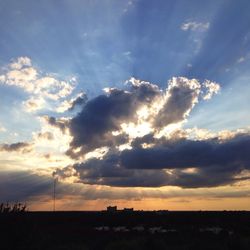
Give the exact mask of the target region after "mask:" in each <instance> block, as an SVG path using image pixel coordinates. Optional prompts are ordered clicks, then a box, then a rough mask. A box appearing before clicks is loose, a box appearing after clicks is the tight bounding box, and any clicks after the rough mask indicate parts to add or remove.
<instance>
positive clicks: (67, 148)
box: [0, 0, 250, 210]
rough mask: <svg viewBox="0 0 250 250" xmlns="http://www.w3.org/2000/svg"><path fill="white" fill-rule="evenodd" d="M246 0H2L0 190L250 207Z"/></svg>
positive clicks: (91, 206) (68, 200) (37, 202)
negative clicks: (55, 184) (54, 189)
mask: <svg viewBox="0 0 250 250" xmlns="http://www.w3.org/2000/svg"><path fill="white" fill-rule="evenodd" d="M249 13H250V2H249V1H248V0H238V1H235V0H212V1H201V0H189V1H187V0H154V1H151V0H130V1H129V0H101V1H100V0H99V1H97V0H88V1H87V0H61V1H57V0H42V1H32V0H0V202H16V201H18V202H19V201H21V202H26V203H27V204H28V207H29V209H30V210H52V209H53V202H52V197H53V180H54V178H56V180H57V187H56V193H57V202H56V209H57V210H102V209H105V207H106V206H108V205H117V206H118V208H123V207H134V208H135V209H143V210H160V209H170V210H225V209H227V210H249V209H250V180H249V179H250V71H249V69H250V14H249Z"/></svg>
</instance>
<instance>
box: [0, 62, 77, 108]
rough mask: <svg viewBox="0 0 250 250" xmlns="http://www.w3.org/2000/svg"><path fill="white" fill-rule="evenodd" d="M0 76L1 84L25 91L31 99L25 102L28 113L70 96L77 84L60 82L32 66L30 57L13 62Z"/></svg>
mask: <svg viewBox="0 0 250 250" xmlns="http://www.w3.org/2000/svg"><path fill="white" fill-rule="evenodd" d="M3 71H4V72H3V74H2V75H0V83H2V84H5V85H9V86H14V87H18V88H21V89H23V90H24V91H25V92H26V93H28V94H29V96H30V98H29V99H28V100H26V101H24V107H25V108H26V110H27V111H30V112H32V111H36V110H40V109H42V108H45V107H46V105H47V104H48V103H47V102H48V101H54V102H55V101H58V100H60V99H62V98H65V97H67V96H69V95H70V94H71V93H72V91H73V89H74V87H75V86H74V85H75V82H74V80H73V79H72V81H63V80H58V79H56V78H55V77H54V76H52V75H50V74H45V73H43V72H41V71H40V70H39V69H37V68H36V67H34V66H33V65H32V62H31V59H30V58H28V57H19V58H17V59H16V60H13V62H12V63H10V64H9V65H8V66H7V68H5V69H4V70H3Z"/></svg>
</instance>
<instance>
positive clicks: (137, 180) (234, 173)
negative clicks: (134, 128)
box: [57, 134, 250, 188]
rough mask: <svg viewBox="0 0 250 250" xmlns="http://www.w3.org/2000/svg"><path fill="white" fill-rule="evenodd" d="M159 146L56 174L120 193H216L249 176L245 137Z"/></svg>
mask: <svg viewBox="0 0 250 250" xmlns="http://www.w3.org/2000/svg"><path fill="white" fill-rule="evenodd" d="M159 144H160V143H158V144H156V145H155V146H153V147H151V148H142V147H138V148H133V149H131V150H124V151H122V152H118V151H117V152H113V153H110V154H106V155H105V156H104V157H102V158H101V159H98V158H91V159H89V160H87V161H85V162H83V163H76V164H73V165H69V166H68V167H67V168H65V170H64V169H60V170H58V172H57V174H58V175H59V176H61V177H62V178H69V177H71V176H74V177H77V178H78V180H77V182H82V183H85V184H98V185H109V186H122V187H160V186H178V187H182V188H197V187H215V186H220V185H227V184H233V183H236V182H238V181H240V180H245V179H249V176H240V174H241V173H242V172H243V171H244V170H246V171H249V170H250V157H249V155H250V154H249V150H248V149H249V147H250V135H248V134H247V135H246V134H242V135H237V136H235V137H234V138H231V139H228V140H226V141H220V140H218V139H216V138H213V139H210V140H205V141H191V140H186V139H182V140H176V141H172V142H169V141H168V140H166V141H165V142H164V144H162V145H159Z"/></svg>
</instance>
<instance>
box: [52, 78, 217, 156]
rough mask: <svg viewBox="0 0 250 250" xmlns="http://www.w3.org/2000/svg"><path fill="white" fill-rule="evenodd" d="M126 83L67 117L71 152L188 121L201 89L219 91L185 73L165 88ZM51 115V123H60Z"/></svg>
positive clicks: (76, 153)
mask: <svg viewBox="0 0 250 250" xmlns="http://www.w3.org/2000/svg"><path fill="white" fill-rule="evenodd" d="M127 83H128V85H127V89H125V90H121V89H116V88H106V89H105V92H106V94H103V95H99V96H97V97H95V98H93V99H91V100H89V101H87V102H86V103H85V105H84V106H83V108H82V110H81V112H79V113H78V114H77V115H76V116H75V117H73V118H72V119H70V120H69V121H68V123H67V125H66V126H67V127H68V128H69V131H70V134H71V136H72V137H73V139H72V141H71V144H70V149H69V150H68V155H70V156H71V157H74V158H77V157H79V156H82V155H84V154H86V153H88V152H91V151H93V150H95V149H98V148H101V147H109V148H110V147H115V146H117V147H119V146H121V145H122V144H124V145H125V144H127V143H130V142H131V140H132V139H133V138H135V137H137V136H143V135H145V134H147V133H153V134H155V135H156V134H157V133H161V132H162V133H163V132H164V129H165V128H166V127H168V126H169V125H174V124H176V123H182V122H184V121H185V119H186V118H187V117H188V116H189V114H190V111H191V110H192V108H193V107H194V105H195V104H196V103H198V100H199V98H201V97H202V92H205V93H207V92H206V91H208V92H209V95H210V97H212V95H213V94H215V93H217V91H215V90H214V91H213V89H212V87H213V86H214V88H215V86H217V84H215V83H212V82H209V81H206V82H205V84H202V83H200V82H199V81H198V80H196V79H187V78H184V77H174V78H172V79H171V80H170V81H169V83H168V88H167V89H166V90H165V91H163V90H161V89H160V88H159V87H158V86H157V85H154V84H151V83H149V82H145V81H140V80H137V79H135V78H131V79H130V81H129V82H127ZM213 84H214V85H213ZM206 95H208V94H206ZM50 119H51V120H50V121H49V122H50V124H51V125H53V124H54V125H55V126H59V124H61V123H60V122H59V121H57V120H56V119H55V118H50ZM60 126H61V127H62V129H65V126H64V125H62V124H61V125H60Z"/></svg>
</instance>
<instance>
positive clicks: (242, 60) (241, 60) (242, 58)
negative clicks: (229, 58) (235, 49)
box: [237, 56, 246, 63]
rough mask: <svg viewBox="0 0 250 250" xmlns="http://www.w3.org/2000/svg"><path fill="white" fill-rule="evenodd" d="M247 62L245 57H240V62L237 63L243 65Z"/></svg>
mask: <svg viewBox="0 0 250 250" xmlns="http://www.w3.org/2000/svg"><path fill="white" fill-rule="evenodd" d="M245 60H246V58H245V57H243V56H242V57H240V58H239V59H238V60H237V63H242V62H244V61H245Z"/></svg>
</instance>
